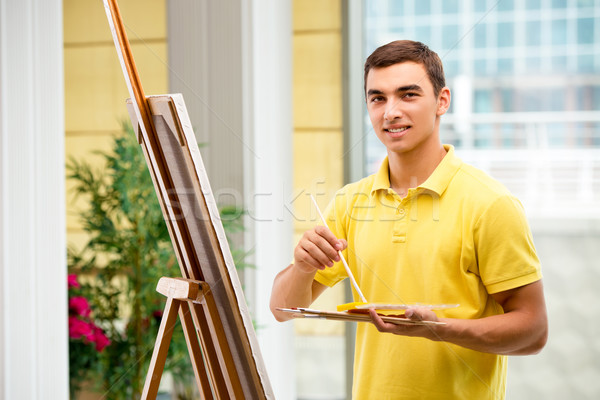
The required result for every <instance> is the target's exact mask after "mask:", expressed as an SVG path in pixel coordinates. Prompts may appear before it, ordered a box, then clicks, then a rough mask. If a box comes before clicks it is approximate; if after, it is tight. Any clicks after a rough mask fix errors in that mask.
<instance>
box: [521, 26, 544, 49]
mask: <svg viewBox="0 0 600 400" xmlns="http://www.w3.org/2000/svg"><path fill="white" fill-rule="evenodd" d="M525 30H526V32H527V35H526V37H525V43H526V44H527V45H528V46H539V45H540V43H541V37H542V24H541V22H540V21H528V22H527V23H526V25H525Z"/></svg>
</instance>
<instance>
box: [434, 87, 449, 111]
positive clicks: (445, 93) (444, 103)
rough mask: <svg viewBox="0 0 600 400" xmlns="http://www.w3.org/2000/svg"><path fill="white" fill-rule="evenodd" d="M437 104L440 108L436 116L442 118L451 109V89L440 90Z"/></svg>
mask: <svg viewBox="0 0 600 400" xmlns="http://www.w3.org/2000/svg"><path fill="white" fill-rule="evenodd" d="M437 104H438V108H437V111H436V115H437V116H440V115H444V114H446V111H448V108H450V89H448V88H447V87H443V88H442V90H440V94H438V99H437Z"/></svg>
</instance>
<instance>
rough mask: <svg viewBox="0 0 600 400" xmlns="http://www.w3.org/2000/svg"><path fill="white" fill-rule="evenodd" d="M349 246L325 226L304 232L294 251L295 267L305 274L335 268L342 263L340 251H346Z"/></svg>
mask: <svg viewBox="0 0 600 400" xmlns="http://www.w3.org/2000/svg"><path fill="white" fill-rule="evenodd" d="M347 245H348V244H347V243H346V241H345V240H343V239H338V238H336V237H335V235H334V234H333V233H332V232H331V231H330V230H329V228H327V227H325V226H317V227H316V228H314V229H311V230H308V231H306V232H304V235H303V236H302V239H300V241H299V242H298V245H297V246H296V249H295V250H294V267H295V268H298V269H299V270H300V271H303V272H305V273H311V272H315V271H316V270H317V269H325V267H331V266H333V263H334V262H335V261H340V256H339V255H338V251H341V250H344V249H345V248H346V246H347Z"/></svg>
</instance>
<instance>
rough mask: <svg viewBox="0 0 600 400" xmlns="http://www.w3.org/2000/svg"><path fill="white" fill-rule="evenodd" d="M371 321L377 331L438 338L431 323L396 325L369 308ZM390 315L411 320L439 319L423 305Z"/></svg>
mask: <svg viewBox="0 0 600 400" xmlns="http://www.w3.org/2000/svg"><path fill="white" fill-rule="evenodd" d="M369 315H370V316H371V321H372V322H373V324H374V325H375V327H376V328H377V330H378V331H379V332H387V333H393V334H396V335H403V336H419V337H425V338H428V339H431V340H440V339H439V337H438V335H437V334H436V332H435V327H434V326H431V325H396V324H392V323H389V322H385V321H384V320H383V319H381V316H380V315H379V314H377V311H375V309H370V310H369ZM390 316H391V317H403V318H408V319H411V320H413V321H434V322H438V321H439V319H438V317H437V315H435V313H434V312H433V311H431V310H430V309H428V308H424V307H421V308H419V307H415V308H409V309H408V310H406V312H405V313H404V315H390Z"/></svg>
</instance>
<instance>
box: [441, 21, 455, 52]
mask: <svg viewBox="0 0 600 400" xmlns="http://www.w3.org/2000/svg"><path fill="white" fill-rule="evenodd" d="M457 43H458V26H457V25H445V26H444V27H443V28H442V47H443V48H444V49H445V50H450V49H451V48H453V47H454V46H456V45H457Z"/></svg>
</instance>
